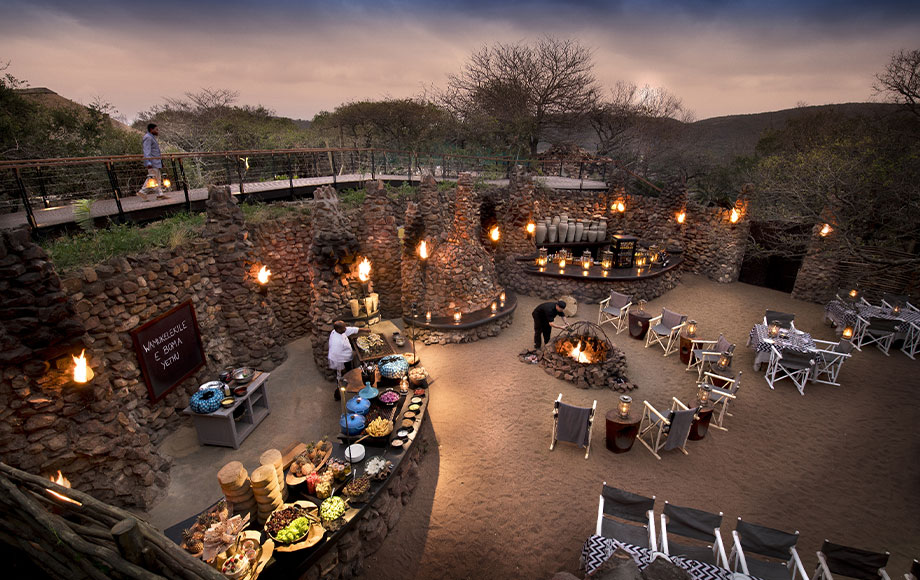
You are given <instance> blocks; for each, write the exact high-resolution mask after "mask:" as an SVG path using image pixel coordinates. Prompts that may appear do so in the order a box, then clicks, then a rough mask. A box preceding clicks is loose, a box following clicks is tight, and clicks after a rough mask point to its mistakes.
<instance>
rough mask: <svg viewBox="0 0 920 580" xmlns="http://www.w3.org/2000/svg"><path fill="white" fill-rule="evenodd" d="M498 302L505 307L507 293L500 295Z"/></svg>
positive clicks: (503, 292)
mask: <svg viewBox="0 0 920 580" xmlns="http://www.w3.org/2000/svg"><path fill="white" fill-rule="evenodd" d="M498 301H499V302H501V303H502V306H504V305H505V291H504V290H502V293H501V294H499V295H498Z"/></svg>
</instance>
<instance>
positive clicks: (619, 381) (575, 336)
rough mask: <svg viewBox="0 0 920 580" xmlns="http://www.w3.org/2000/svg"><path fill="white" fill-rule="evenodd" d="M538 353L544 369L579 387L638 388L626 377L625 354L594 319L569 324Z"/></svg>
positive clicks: (617, 389) (621, 389)
mask: <svg viewBox="0 0 920 580" xmlns="http://www.w3.org/2000/svg"><path fill="white" fill-rule="evenodd" d="M538 357H539V362H540V366H542V367H543V370H545V371H546V372H547V373H549V374H551V375H553V376H554V377H556V378H558V379H562V380H565V381H569V382H571V383H575V386H577V387H578V388H580V389H603V388H609V389H613V390H616V391H620V392H623V393H625V392H627V391H631V390H633V389H635V388H636V386H635V385H633V384H631V383H629V382H628V381H627V378H626V355H625V354H624V353H623V351H621V350H620V349H618V348H617V347H616V346H615V345H614V344H613V343H612V342H611V341H610V339H609V338H608V337H607V334H606V333H605V332H604V330H603V329H602V328H601V327H599V326H598V325H596V324H594V323H592V322H587V321H578V322H575V323H573V324H570V325H569V326H568V328H566V329H565V330H564V331H563V332H562V334H560V335H559V336H558V337H557V338H556V340H555V341H553V342H551V343H550V344H547V345H546V346H544V347H543V349H542V351H540V352H539V353H538Z"/></svg>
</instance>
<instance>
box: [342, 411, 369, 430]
mask: <svg viewBox="0 0 920 580" xmlns="http://www.w3.org/2000/svg"><path fill="white" fill-rule="evenodd" d="M346 419H347V420H348V427H346V426H345V422H346ZM364 424H365V419H364V415H358V414H357V413H352V414H350V415H342V417H341V418H340V419H339V426H340V427H341V428H342V433H344V434H346V435H357V434H358V433H360V432H361V431H364Z"/></svg>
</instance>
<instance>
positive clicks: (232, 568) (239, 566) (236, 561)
mask: <svg viewBox="0 0 920 580" xmlns="http://www.w3.org/2000/svg"><path fill="white" fill-rule="evenodd" d="M251 567H252V560H250V559H249V558H248V557H247V556H246V554H234V555H232V556H230V557H229V558H227V561H226V562H224V565H223V566H221V569H220V571H221V573H222V574H223V575H224V576H226V577H227V578H231V579H234V580H238V579H239V578H242V577H243V576H245V575H247V574H249V569H250V568H251Z"/></svg>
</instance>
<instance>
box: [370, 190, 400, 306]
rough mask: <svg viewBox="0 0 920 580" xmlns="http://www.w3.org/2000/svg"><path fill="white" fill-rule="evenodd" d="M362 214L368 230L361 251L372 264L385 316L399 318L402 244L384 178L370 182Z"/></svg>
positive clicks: (373, 276) (373, 275)
mask: <svg viewBox="0 0 920 580" xmlns="http://www.w3.org/2000/svg"><path fill="white" fill-rule="evenodd" d="M361 214H362V215H361V220H362V228H363V230H364V236H362V238H363V239H362V243H361V254H362V256H367V257H368V259H369V260H370V261H371V264H372V268H373V270H372V272H371V279H372V280H373V283H374V291H375V292H377V294H378V295H379V297H380V312H381V315H382V316H383V318H395V317H398V316H400V314H401V312H402V297H401V293H402V281H401V280H400V278H401V259H400V258H401V256H402V244H400V242H399V236H398V235H397V231H396V217H395V216H394V215H393V213H392V211H391V209H390V200H389V199H388V198H387V191H386V187H385V186H384V185H383V182H382V181H378V182H377V183H374V184H368V187H367V193H366V195H365V197H364V205H363V208H362V212H361Z"/></svg>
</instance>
